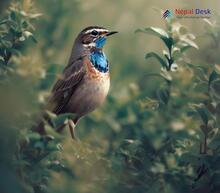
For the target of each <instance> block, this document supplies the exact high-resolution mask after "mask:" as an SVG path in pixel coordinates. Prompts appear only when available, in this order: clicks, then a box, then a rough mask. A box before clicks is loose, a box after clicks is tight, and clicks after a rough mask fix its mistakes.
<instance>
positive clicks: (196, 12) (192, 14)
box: [162, 8, 212, 19]
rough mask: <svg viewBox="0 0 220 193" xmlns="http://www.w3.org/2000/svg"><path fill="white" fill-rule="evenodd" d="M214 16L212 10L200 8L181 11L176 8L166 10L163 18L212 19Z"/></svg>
mask: <svg viewBox="0 0 220 193" xmlns="http://www.w3.org/2000/svg"><path fill="white" fill-rule="evenodd" d="M211 15H212V11H211V9H200V8H191V9H181V8H176V9H174V10H172V11H171V10H168V9H167V10H166V11H165V12H164V13H163V16H162V18H163V19H166V18H170V17H176V18H210V17H211Z"/></svg>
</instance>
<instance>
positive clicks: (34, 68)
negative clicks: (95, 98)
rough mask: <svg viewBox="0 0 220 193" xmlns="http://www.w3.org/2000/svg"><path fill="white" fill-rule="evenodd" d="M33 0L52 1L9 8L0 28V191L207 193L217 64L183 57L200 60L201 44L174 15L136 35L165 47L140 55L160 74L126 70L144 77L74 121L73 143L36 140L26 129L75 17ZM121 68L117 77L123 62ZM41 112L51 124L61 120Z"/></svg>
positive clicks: (61, 137) (215, 139)
mask: <svg viewBox="0 0 220 193" xmlns="http://www.w3.org/2000/svg"><path fill="white" fill-rule="evenodd" d="M39 2H40V6H39V7H40V9H41V10H44V11H43V12H46V11H45V7H46V9H47V8H48V6H49V5H51V3H52V2H56V4H55V5H54V6H53V7H52V6H51V10H50V11H48V13H47V14H48V15H46V16H44V14H43V15H42V14H40V13H38V12H36V10H35V9H34V7H35V6H34V5H33V3H32V2H31V1H30V0H23V1H18V2H17V3H13V4H12V5H11V6H10V8H9V9H8V11H7V12H6V13H5V15H4V16H2V18H1V21H0V64H1V65H0V72H1V74H0V81H1V84H0V106H1V108H0V125H1V129H0V155H1V156H0V170H1V174H0V189H1V191H2V192H9V193H20V192H22V193H25V192H27V193H46V192H55V193H56V192H82V193H86V192H89V193H92V192H96V193H97V192H106V193H108V192H109V193H110V192H113V191H114V192H115V193H123V192H126V193H127V192H131V193H133V192H135V193H142V192H147V193H151V192H152V193H154V192H163V193H166V192H169V193H172V192H193V193H197V192H204V193H207V192H210V193H217V192H218V191H219V188H220V180H219V179H220V178H219V170H220V168H219V164H218V163H219V161H220V160H219V158H220V156H219V153H220V152H219V149H220V148H219V147H220V142H219V139H220V134H219V127H220V121H219V117H220V92H219V91H220V66H219V62H220V60H218V57H213V58H212V60H214V61H215V62H214V63H209V62H208V61H210V60H204V61H205V62H204V63H203V64H200V63H199V64H197V63H196V62H195V58H192V60H191V59H190V57H189V54H190V53H189V52H188V50H190V51H191V50H193V51H195V52H199V51H200V50H202V53H201V57H202V56H203V55H204V54H203V48H202V47H201V46H202V45H199V46H198V45H197V44H199V41H198V42H197V43H196V37H195V36H194V35H193V34H192V33H189V32H188V29H187V28H186V27H185V26H184V25H182V24H180V23H179V21H178V20H177V19H175V18H171V19H166V20H165V28H159V27H147V28H144V29H139V30H137V32H143V33H144V34H147V35H148V34H150V35H152V36H156V38H158V37H159V39H160V40H161V42H162V43H163V45H164V46H165V49H164V50H163V52H162V54H161V53H157V52H153V51H152V50H150V51H149V52H148V53H147V54H146V55H145V59H146V62H147V64H150V63H153V61H151V60H150V58H154V59H156V60H157V62H159V64H160V65H161V69H156V68H152V69H153V70H154V71H153V72H152V71H151V72H149V73H143V69H138V67H137V66H136V68H137V69H136V70H139V73H140V75H141V74H143V76H144V77H143V76H138V78H137V81H136V82H135V83H134V82H132V83H129V84H128V82H127V81H125V82H126V83H124V85H123V86H120V87H119V89H118V90H117V88H115V92H112V93H113V94H110V95H109V97H108V99H107V102H106V104H105V106H104V107H103V108H101V109H99V110H98V111H96V112H94V113H93V114H92V115H91V116H88V117H86V118H84V119H83V120H82V122H81V123H80V125H79V126H78V127H80V129H78V128H77V132H78V134H79V138H80V139H81V141H72V140H71V138H70V137H69V135H65V133H62V134H60V133H57V132H56V131H55V130H54V128H53V127H52V126H51V125H49V124H48V125H46V135H44V136H41V135H39V134H38V133H35V132H33V131H32V130H31V128H32V126H33V125H34V123H35V122H36V117H38V114H39V111H40V109H41V107H42V105H44V103H45V100H46V98H47V96H48V93H49V88H50V86H51V84H52V83H53V82H54V80H55V78H56V76H57V74H59V72H60V71H61V69H62V68H63V66H62V65H60V64H59V61H60V57H61V55H62V54H63V52H65V48H64V45H65V44H66V43H67V42H68V34H70V33H71V29H70V26H69V22H70V21H71V22H72V19H73V18H74V17H73V16H74V14H75V13H73V11H72V10H73V6H72V3H73V2H70V1H65V2H64V1H62V0H58V1H53V0H50V1H46V2H45V1H39ZM75 3H76V2H74V3H73V4H74V5H76V4H75ZM74 10H75V11H76V10H77V6H75V7H74ZM64 13H65V14H66V15H68V17H67V16H66V15H64ZM68 18H69V20H68ZM44 19H46V21H47V22H45V20H44ZM48 21H50V23H48ZM205 22H206V23H207V24H206V25H208V26H209V27H207V26H206V27H205V30H206V31H204V34H205V33H206V34H207V33H208V37H212V38H214V42H215V43H214V46H215V52H219V48H218V47H217V46H216V45H219V44H218V43H219V42H217V41H219V38H217V37H218V34H219V28H218V27H217V26H218V25H214V23H215V22H214V21H210V20H205ZM34 26H35V27H34ZM62 29H63V30H62ZM48 34H49V35H48ZM33 42H34V43H33ZM215 44H216V45H215ZM210 46H212V45H210ZM194 48H196V49H194ZM32 49H33V50H34V53H35V54H33V50H32ZM61 49H62V50H64V51H63V52H61V51H60V50H61ZM205 49H206V50H208V48H205ZM113 53H114V52H113ZM36 55H37V56H36ZM115 56H117V53H115ZM35 57H37V59H35ZM65 57H66V56H65ZM128 57H129V56H128ZM129 60H130V58H129ZM127 61H128V60H127ZM54 62H56V64H55V63H54ZM121 66H122V67H121V68H125V71H126V70H127V66H126V64H125V65H121ZM117 68H119V67H117ZM152 69H151V70H152ZM121 72H123V70H122V71H121ZM126 72H127V71H126ZM138 75H139V74H138ZM120 78H121V77H120ZM120 80H122V78H121V79H120ZM148 82H150V84H148ZM145 84H147V87H145V86H144V85H145ZM149 90H150V91H149ZM48 114H49V115H50V116H51V121H52V125H53V126H54V127H56V125H57V124H59V123H61V122H64V121H65V120H66V118H68V116H69V114H64V115H61V116H56V115H54V114H52V113H50V112H48ZM104 115H105V116H104ZM67 134H69V133H68V132H67ZM12 184H13V186H12Z"/></svg>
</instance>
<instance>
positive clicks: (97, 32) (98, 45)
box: [34, 26, 117, 138]
mask: <svg viewBox="0 0 220 193" xmlns="http://www.w3.org/2000/svg"><path fill="white" fill-rule="evenodd" d="M115 33H117V32H116V31H109V30H107V29H106V28H103V27H98V26H90V27H87V28H85V29H83V30H82V31H81V32H80V33H79V35H78V36H77V38H76V39H75V42H74V45H73V48H72V52H71V55H70V59H69V62H68V65H67V66H66V67H65V69H64V71H63V73H62V76H61V78H59V79H58V80H57V82H56V83H55V85H54V87H53V89H52V93H51V96H50V98H49V101H48V104H47V105H46V110H49V111H51V112H53V113H55V114H57V115H59V114H62V113H73V114H74V116H73V117H71V118H70V119H69V120H68V122H66V123H65V124H67V125H68V126H69V128H70V132H71V136H72V138H75V137H76V136H75V126H76V124H77V122H78V121H79V119H80V118H81V117H82V116H84V115H86V114H88V113H90V112H92V111H93V110H95V109H96V108H97V107H99V106H100V105H101V104H102V103H103V102H104V100H105V98H106V96H107V94H108V91H109V86H110V75H109V63H108V60H107V58H106V55H105V54H104V52H103V46H104V45H105V43H106V40H107V38H108V37H109V36H111V35H113V34H115ZM45 119H47V118H45ZM64 126H65V125H64V124H63V125H61V126H60V127H59V128H57V130H61V129H62V128H63V127H64ZM34 130H36V131H38V132H41V133H42V132H44V124H43V122H42V121H41V122H40V123H39V124H38V125H37V126H36V127H35V128H34Z"/></svg>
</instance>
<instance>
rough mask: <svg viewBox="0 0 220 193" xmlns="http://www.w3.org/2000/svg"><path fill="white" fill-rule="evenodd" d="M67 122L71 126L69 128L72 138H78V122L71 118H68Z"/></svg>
mask: <svg viewBox="0 0 220 193" xmlns="http://www.w3.org/2000/svg"><path fill="white" fill-rule="evenodd" d="M67 123H68V126H69V130H70V134H71V137H72V139H74V140H78V138H77V137H76V131H75V128H76V124H75V123H74V122H73V120H71V119H68V121H67Z"/></svg>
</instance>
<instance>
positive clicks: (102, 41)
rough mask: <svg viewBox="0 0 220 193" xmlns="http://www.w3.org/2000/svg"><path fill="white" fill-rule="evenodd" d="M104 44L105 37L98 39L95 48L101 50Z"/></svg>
mask: <svg viewBox="0 0 220 193" xmlns="http://www.w3.org/2000/svg"><path fill="white" fill-rule="evenodd" d="M105 43H106V37H101V38H98V39H97V40H96V41H95V44H96V48H103V46H104V45H105Z"/></svg>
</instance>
